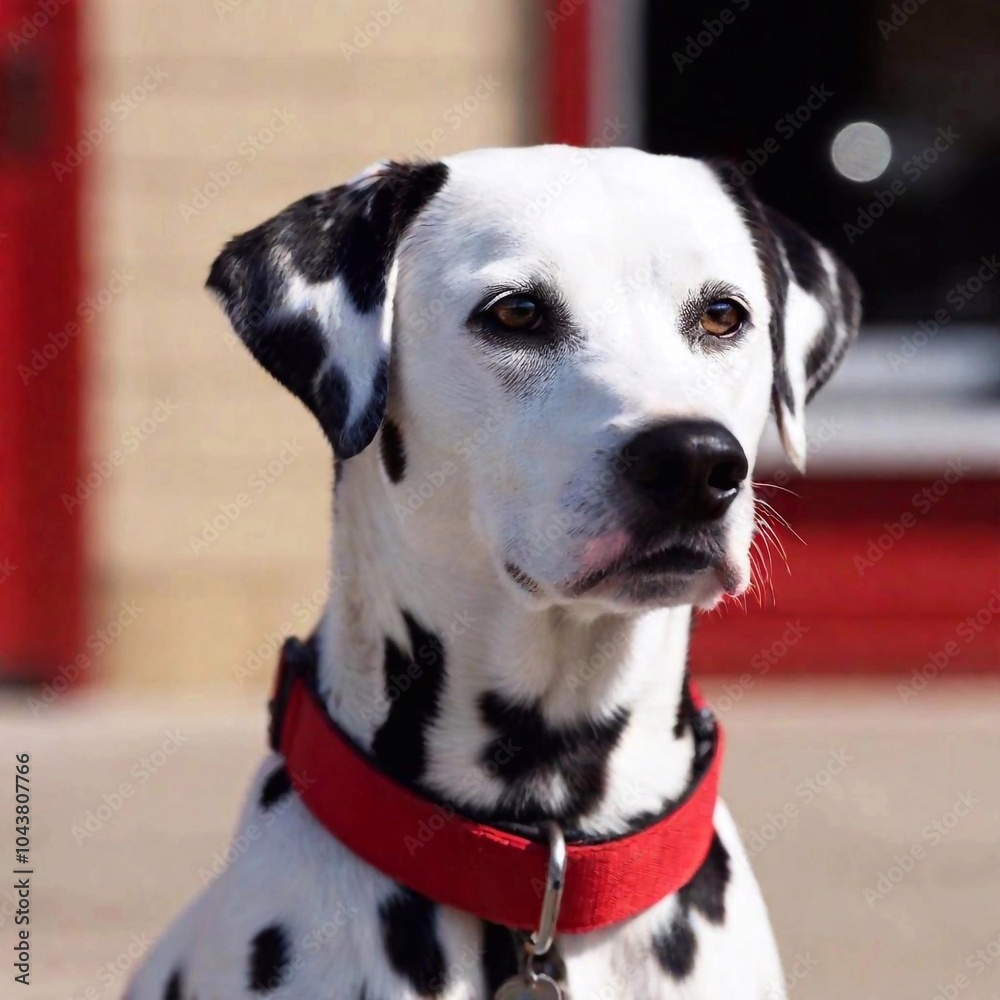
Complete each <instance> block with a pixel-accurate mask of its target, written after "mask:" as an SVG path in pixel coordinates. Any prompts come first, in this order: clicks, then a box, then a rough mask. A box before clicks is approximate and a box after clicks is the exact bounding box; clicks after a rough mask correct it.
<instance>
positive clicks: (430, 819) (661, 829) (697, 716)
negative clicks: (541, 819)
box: [270, 639, 723, 934]
mask: <svg viewBox="0 0 1000 1000" xmlns="http://www.w3.org/2000/svg"><path fill="white" fill-rule="evenodd" d="M693 697H694V707H695V713H694V722H695V737H696V743H699V744H702V747H703V752H702V753H701V754H700V756H699V760H700V761H701V762H702V766H701V767H700V769H699V773H698V776H697V777H696V778H695V780H694V782H693V783H692V785H691V786H690V787H689V788H688V790H687V793H686V794H685V796H684V798H683V799H682V800H681V801H680V803H679V804H678V805H677V806H675V807H674V808H672V809H671V810H669V811H668V812H666V813H664V814H662V815H660V816H659V817H658V818H657V819H655V820H654V821H653V822H651V823H650V824H649V825H648V826H645V827H643V828H642V829H640V830H638V831H636V832H633V833H628V834H626V835H625V836H622V837H616V838H613V839H611V840H602V841H591V840H586V841H580V842H577V843H574V842H573V841H572V839H570V840H569V843H568V847H567V855H568V859H567V868H566V877H565V888H564V892H563V896H562V903H561V906H560V907H559V916H558V924H557V927H558V930H559V931H560V932H561V933H568V934H583V933H586V932H588V931H594V930H597V929H599V928H601V927H606V926H608V925H610V924H616V923H618V922H619V921H622V920H627V919H628V918H630V917H633V916H635V915H636V914H638V913H641V912H642V911H643V910H646V909H648V908H649V907H650V906H652V905H653V904H654V903H656V902H658V901H659V900H661V899H663V898H664V897H665V896H668V895H670V894H671V893H674V892H677V890H678V889H680V888H682V887H683V886H685V885H687V883H688V882H689V881H690V880H691V878H692V877H693V876H694V874H695V873H696V872H697V871H698V869H699V868H700V867H701V864H702V862H703V861H704V860H705V857H706V856H707V854H708V850H709V847H710V846H711V842H712V836H713V829H714V828H713V813H714V810H715V803H716V799H717V796H718V788H719V772H720V770H721V763H722V750H723V734H722V729H721V727H720V726H719V725H718V724H717V723H716V722H715V719H714V716H712V714H711V712H710V711H709V710H708V709H707V708H705V707H704V706H703V703H702V701H701V699H700V697H699V696H698V695H697V693H696V692H693ZM270 709H271V745H272V747H273V748H274V749H275V750H276V751H278V752H280V753H281V754H282V755H283V756H284V758H285V766H286V768H287V769H288V772H289V774H290V775H291V776H292V778H293V782H294V783H295V785H296V788H297V790H298V791H299V793H300V795H301V797H302V800H303V802H304V803H305V804H306V806H307V807H308V809H309V811H310V812H311V813H312V814H313V816H315V817H316V819H317V820H318V821H319V822H320V823H321V824H322V825H323V826H324V827H326V829H327V830H328V831H329V832H330V833H331V834H333V836H335V837H336V838H337V839H338V840H339V841H340V842H341V843H342V844H344V846H345V847H347V848H348V849H349V850H350V851H352V852H353V853H354V854H356V855H357V856H358V857H359V858H361V859H362V860H363V861H366V862H367V863H368V864H370V865H371V866H372V867H373V868H376V869H378V870H379V871H380V872H382V873H383V874H385V875H387V876H389V878H391V879H393V880H394V881H396V882H399V883H400V884H401V885H405V886H408V887H409V888H410V889H413V890H415V891H416V892H419V893H421V894H422V895H424V896H427V897H428V898H429V899H432V900H434V901H436V902H438V903H442V904H445V905H447V906H452V907H454V908H455V909H458V910H463V911H465V912H467V913H472V914H474V915H475V916H477V917H480V918H482V919H483V920H489V921H491V922H493V923H497V924H503V925H505V926H507V927H513V928H518V929H521V930H533V929H534V928H535V927H537V926H538V918H539V910H540V907H541V904H542V896H543V894H544V890H545V885H546V875H547V865H548V860H549V859H548V854H549V848H548V845H547V842H546V838H545V835H544V834H543V833H541V832H540V831H538V830H536V829H535V828H530V827H524V828H514V827H510V828H502V827H499V826H490V825H488V824H485V823H480V822H477V821H475V820H473V819H469V818H467V817H465V816H462V815H461V814H460V813H457V812H456V811H455V809H454V808H453V807H451V806H448V805H445V804H443V803H440V802H435V801H433V800H432V799H429V798H427V796H426V795H425V794H424V793H422V792H420V791H418V790H416V789H414V788H412V787H410V786H408V785H405V784H402V783H400V782H399V781H397V780H395V779H394V778H390V777H389V776H388V775H386V774H385V773H384V772H383V771H381V770H380V769H379V768H378V766H377V764H376V763H375V762H374V761H373V760H372V759H371V758H370V757H369V756H368V754H366V753H365V752H364V751H363V750H362V749H361V748H360V747H358V746H357V745H356V744H355V743H354V742H353V741H352V740H351V739H350V737H349V736H347V734H345V733H344V732H343V731H342V730H341V729H340V728H339V727H338V726H337V725H336V724H335V723H334V721H333V720H332V719H331V718H330V716H329V715H328V714H327V712H326V708H325V706H324V705H323V703H322V701H321V700H320V699H319V697H318V696H317V694H316V685H315V659H314V654H313V650H312V645H311V644H310V645H308V646H307V645H305V644H303V643H301V642H299V641H297V640H294V639H290V640H288V642H286V644H285V648H284V649H283V650H282V655H281V663H280V665H279V668H278V676H277V682H276V686H275V693H274V697H273V699H272V701H271V704H270ZM516 829H521V830H524V832H525V833H526V834H527V835H521V834H520V833H518V832H515V830H516Z"/></svg>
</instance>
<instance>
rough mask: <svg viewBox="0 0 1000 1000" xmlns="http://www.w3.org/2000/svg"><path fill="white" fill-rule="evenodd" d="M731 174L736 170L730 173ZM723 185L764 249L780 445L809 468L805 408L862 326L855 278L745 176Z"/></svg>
mask: <svg viewBox="0 0 1000 1000" xmlns="http://www.w3.org/2000/svg"><path fill="white" fill-rule="evenodd" d="M730 169H732V168H730ZM717 172H718V176H719V177H720V178H721V179H722V183H723V186H724V187H725V189H726V190H727V192H728V193H729V195H730V196H731V197H732V198H733V200H734V201H735V202H736V203H737V205H738V206H739V208H740V210H741V212H742V213H743V217H744V219H745V220H746V223H747V227H748V228H749V230H750V233H751V235H752V237H753V240H754V245H755V246H756V248H757V257H758V259H759V260H760V265H761V268H762V270H763V272H764V280H765V283H766V285H767V294H768V299H769V300H770V303H771V329H770V334H771V350H772V353H773V355H774V384H773V388H772V392H771V403H772V406H773V409H774V415H775V418H776V420H777V423H778V431H779V433H780V434H781V442H782V444H783V445H784V447H785V452H786V453H787V454H788V457H789V458H790V459H791V460H792V463H793V464H794V465H795V467H796V468H797V469H798V470H799V471H800V472H804V471H805V465H806V453H807V451H808V446H807V439H806V420H805V409H806V403H808V402H809V400H810V399H812V397H813V396H814V395H815V394H816V393H817V392H818V391H819V389H820V387H821V386H823V385H824V384H825V383H826V381H827V379H829V378H830V376H831V375H832V374H833V373H834V371H836V369H837V366H838V365H839V364H840V362H841V360H842V358H843V356H844V352H845V351H846V350H847V348H848V347H849V346H850V344H851V342H852V341H853V340H854V338H855V337H856V336H857V333H858V324H859V323H860V322H861V291H860V289H859V288H858V283H857V281H856V280H855V279H854V275H853V274H851V272H850V271H849V270H848V269H847V268H846V267H845V266H844V265H843V264H842V263H841V262H840V260H838V258H837V257H836V256H835V255H834V254H833V253H832V252H831V251H830V250H828V249H827V248H826V247H824V246H823V245H822V244H820V243H817V242H816V240H814V239H813V238H812V237H811V236H809V235H807V234H806V233H805V232H803V231H802V230H801V229H800V228H799V227H798V226H797V225H795V223H793V222H791V221H790V220H789V219H786V218H785V217H784V216H783V215H781V213H779V212H776V211H774V209H770V208H767V207H766V206H764V205H762V204H761V202H760V201H759V200H758V199H757V197H756V196H755V195H754V194H753V192H752V191H750V189H749V187H748V186H747V185H746V184H745V183H739V181H742V180H743V178H742V177H741V176H740V175H739V174H738V173H733V174H732V176H729V177H727V176H726V174H725V168H724V167H722V168H721V169H718V171H717Z"/></svg>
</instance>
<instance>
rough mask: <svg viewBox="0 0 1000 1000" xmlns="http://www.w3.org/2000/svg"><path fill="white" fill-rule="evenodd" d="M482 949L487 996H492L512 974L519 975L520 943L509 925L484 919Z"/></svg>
mask: <svg viewBox="0 0 1000 1000" xmlns="http://www.w3.org/2000/svg"><path fill="white" fill-rule="evenodd" d="M482 949H483V978H484V979H485V982H486V996H488V997H491V996H493V994H494V993H496V991H497V990H498V989H500V987H501V986H502V985H503V984H504V983H505V982H507V980H508V979H510V977H511V976H515V975H517V972H518V968H519V965H518V957H519V955H520V951H519V944H518V941H517V939H516V937H515V936H514V932H513V931H511V929H510V928H509V927H503V926H502V925H500V924H491V923H490V922H489V921H488V920H484V921H483V940H482Z"/></svg>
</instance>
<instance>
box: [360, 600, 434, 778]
mask: <svg viewBox="0 0 1000 1000" xmlns="http://www.w3.org/2000/svg"><path fill="white" fill-rule="evenodd" d="M403 620H404V621H405V622H406V630H407V632H408V633H409V637H410V649H409V651H404V650H402V649H400V648H399V646H397V645H396V644H395V643H394V642H393V641H392V640H391V639H386V641H385V686H386V696H387V698H388V700H389V702H390V704H391V707H390V708H389V714H388V716H387V717H386V720H385V722H383V723H382V725H381V726H379V728H378V730H377V732H376V733H375V737H374V739H373V740H372V754H373V755H374V757H375V759H376V760H377V761H378V763H379V765H380V766H381V767H382V769H383V770H384V771H385V772H386V773H387V774H390V775H392V776H393V777H394V778H399V779H402V780H404V781H417V780H418V779H419V778H420V777H421V776H422V775H423V773H424V768H425V767H426V763H427V728H428V726H429V725H430V724H431V723H432V722H433V721H434V719H435V718H437V713H438V700H439V698H440V696H441V688H442V684H443V682H444V645H443V644H442V642H441V640H440V639H439V638H438V637H437V636H436V635H434V634H433V633H432V632H428V631H426V630H425V629H424V628H422V627H421V626H420V625H418V624H417V623H416V622H415V621H414V620H413V618H411V617H410V615H408V614H407V613H406V612H404V613H403Z"/></svg>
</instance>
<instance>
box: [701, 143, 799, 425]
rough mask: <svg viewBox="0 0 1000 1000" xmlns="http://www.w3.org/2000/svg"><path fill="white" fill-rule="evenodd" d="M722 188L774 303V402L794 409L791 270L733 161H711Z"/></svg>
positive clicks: (772, 316) (758, 203) (764, 216)
mask: <svg viewBox="0 0 1000 1000" xmlns="http://www.w3.org/2000/svg"><path fill="white" fill-rule="evenodd" d="M712 166H713V168H714V170H715V173H716V176H717V177H718V178H719V181H720V183H721V185H722V188H723V190H724V191H725V192H726V193H727V194H728V195H729V197H730V198H731V199H732V200H733V202H735V204H736V207H737V208H739V210H740V213H741V215H742V216H743V220H744V222H746V225H747V229H748V230H749V231H750V236H751V239H752V240H753V244H754V248H755V249H756V251H757V261H758V263H759V264H760V269H761V272H762V274H763V276H764V285H765V288H766V289H767V298H768V302H769V303H770V306H771V325H770V336H771V354H772V356H773V360H774V387H773V395H774V397H775V401H777V400H781V401H782V402H783V403H784V404H785V406H787V407H788V409H789V410H791V411H792V412H794V411H795V400H794V398H793V396H792V387H791V384H790V382H789V381H788V370H787V368H786V366H785V304H786V300H787V298H788V273H787V272H786V271H785V268H784V265H783V264H782V262H781V254H780V253H779V251H778V243H777V240H776V238H775V235H774V230H773V229H772V228H771V224H770V222H769V221H768V217H767V210H766V209H765V208H764V206H763V205H762V204H761V203H760V202H759V201H758V200H757V198H756V196H755V195H754V193H753V191H751V190H750V185H749V184H747V183H746V178H744V177H743V176H742V175H741V174H740V173H739V170H738V169H737V168H736V167H734V166H733V165H732V164H723V163H714V164H712Z"/></svg>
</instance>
